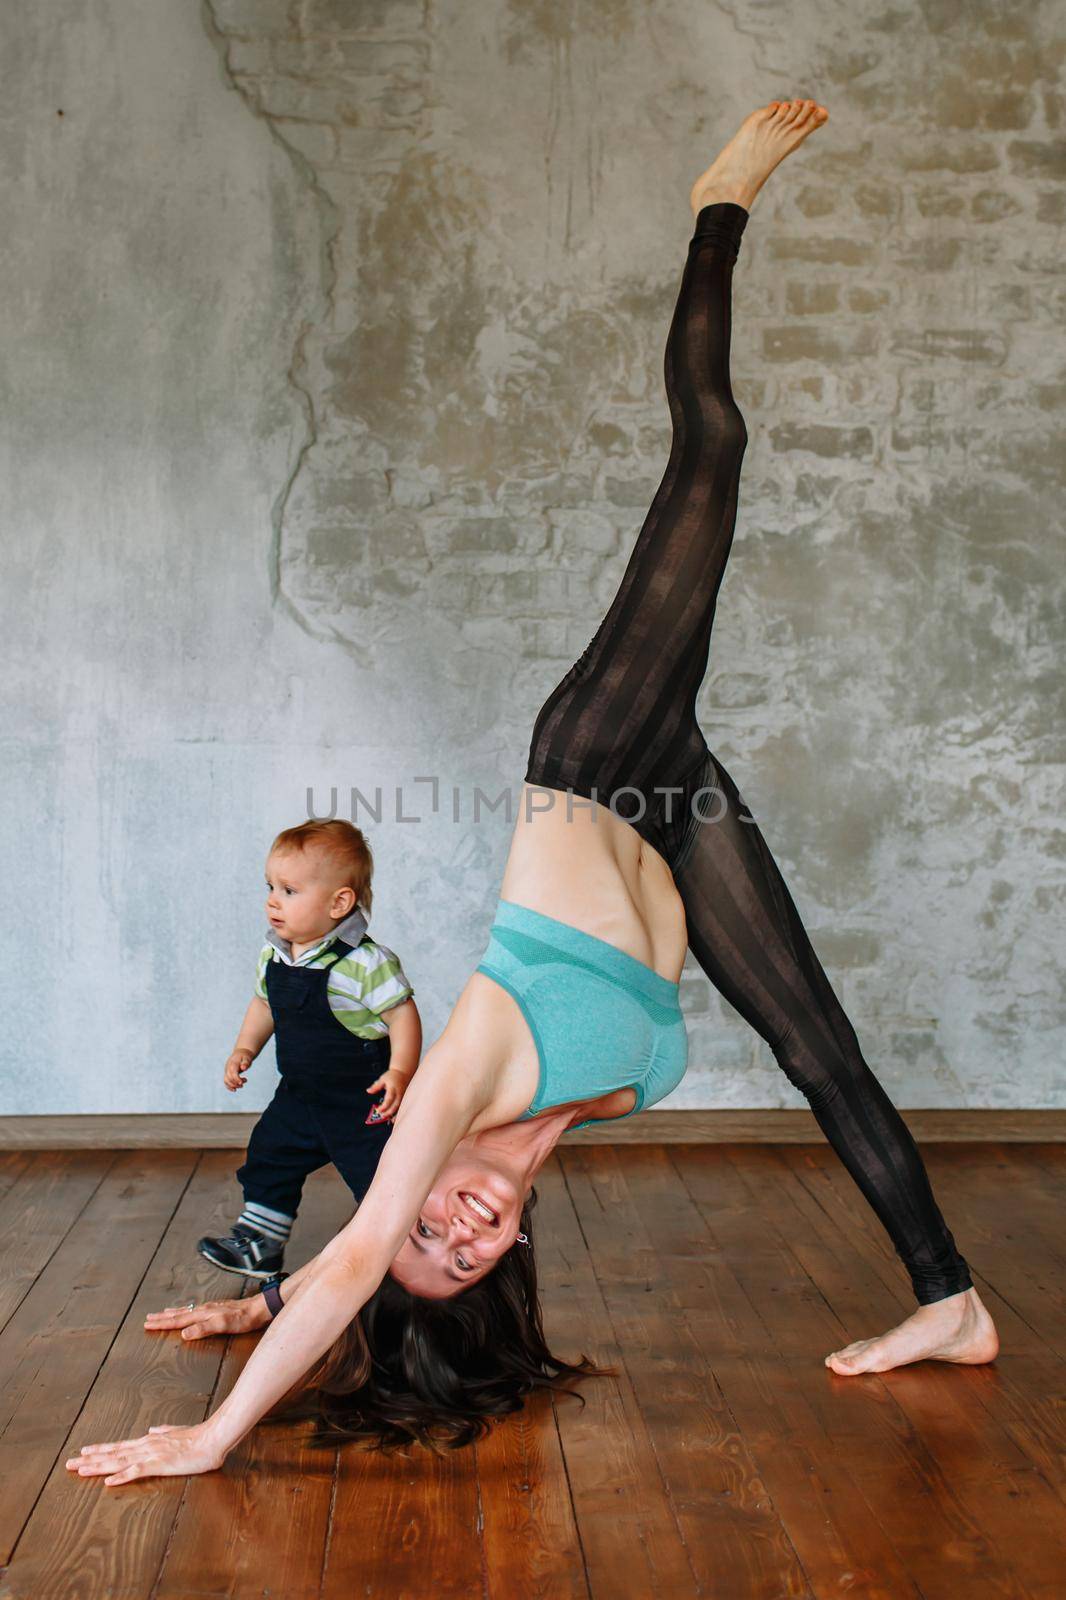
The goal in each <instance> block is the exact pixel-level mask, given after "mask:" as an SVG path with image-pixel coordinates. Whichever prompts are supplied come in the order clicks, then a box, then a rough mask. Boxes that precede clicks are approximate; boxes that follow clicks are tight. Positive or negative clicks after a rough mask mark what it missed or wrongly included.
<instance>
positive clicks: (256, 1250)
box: [196, 1222, 285, 1278]
mask: <svg viewBox="0 0 1066 1600" xmlns="http://www.w3.org/2000/svg"><path fill="white" fill-rule="evenodd" d="M196 1248H197V1250H199V1252H200V1254H201V1255H202V1256H205V1257H206V1258H207V1260H208V1261H210V1262H211V1263H212V1265H214V1266H216V1267H221V1268H222V1270H223V1272H240V1273H243V1274H244V1276H245V1277H246V1278H272V1277H273V1276H274V1274H275V1273H277V1272H280V1271H281V1268H282V1263H283V1262H284V1260H285V1246H284V1245H283V1244H279V1243H278V1241H277V1240H276V1239H269V1238H268V1237H267V1235H266V1234H265V1233H259V1232H257V1231H256V1229H254V1228H249V1227H248V1225H247V1223H245V1222H236V1223H234V1225H233V1232H232V1233H229V1234H227V1235H226V1236H225V1238H221V1239H212V1238H210V1237H207V1238H204V1239H201V1240H200V1242H199V1244H198V1245H197V1246H196Z"/></svg>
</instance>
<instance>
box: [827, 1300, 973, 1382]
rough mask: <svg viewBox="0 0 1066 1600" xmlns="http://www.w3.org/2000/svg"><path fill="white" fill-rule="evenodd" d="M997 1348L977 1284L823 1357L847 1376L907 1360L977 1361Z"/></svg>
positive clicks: (885, 1368)
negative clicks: (877, 1333) (884, 1331)
mask: <svg viewBox="0 0 1066 1600" xmlns="http://www.w3.org/2000/svg"><path fill="white" fill-rule="evenodd" d="M998 1353H999V1336H998V1335H997V1333H996V1326H995V1323H994V1322H993V1321H992V1318H991V1317H990V1316H989V1314H988V1311H987V1310H986V1309H985V1306H984V1304H983V1302H982V1301H981V1299H980V1298H979V1296H978V1293H977V1290H976V1289H963V1290H962V1292H961V1293H960V1294H951V1295H948V1297H947V1299H946V1300H934V1301H933V1303H932V1304H931V1305H927V1306H919V1307H918V1309H917V1311H915V1312H914V1313H913V1314H912V1315H911V1316H909V1317H908V1318H907V1319H906V1321H905V1322H901V1323H900V1324H899V1326H898V1327H896V1328H890V1329H889V1331H888V1332H887V1333H882V1334H880V1335H879V1336H878V1338H876V1339H857V1340H856V1341H855V1343H854V1344H849V1345H845V1347H844V1349H843V1350H834V1351H833V1352H832V1353H831V1354H830V1355H827V1356H826V1358H825V1364H826V1366H827V1367H831V1368H832V1370H833V1371H834V1372H839V1373H840V1375H841V1376H842V1377H845V1378H850V1377H852V1376H853V1375H854V1374H855V1373H857V1372H889V1371H891V1369H892V1368H893V1367H905V1366H906V1365H907V1363H908V1362H910V1361H955V1362H959V1363H961V1364H964V1365H966V1366H976V1365H978V1364H979V1363H980V1362H983V1361H994V1360H995V1359H996V1356H997V1355H998Z"/></svg>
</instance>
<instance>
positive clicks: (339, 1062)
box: [198, 821, 422, 1279]
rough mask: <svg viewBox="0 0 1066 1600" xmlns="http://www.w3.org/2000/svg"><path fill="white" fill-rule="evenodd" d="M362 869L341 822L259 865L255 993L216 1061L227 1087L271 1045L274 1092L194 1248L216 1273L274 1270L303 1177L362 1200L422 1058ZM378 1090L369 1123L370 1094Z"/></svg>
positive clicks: (314, 827) (295, 836)
mask: <svg viewBox="0 0 1066 1600" xmlns="http://www.w3.org/2000/svg"><path fill="white" fill-rule="evenodd" d="M372 872H373V858H372V856H371V853H370V846H369V844H368V843H367V841H366V838H365V837H364V835H363V834H362V833H361V832H360V831H359V829H358V828H356V827H353V826H352V824H351V823H349V822H342V821H330V822H305V823H302V824H301V825H300V826H298V827H295V828H287V829H285V831H284V832H282V833H279V834H278V836H277V838H276V839H275V840H274V843H273V845H272V846H271V849H270V855H269V856H268V858H267V864H266V881H267V891H268V892H267V903H266V906H267V916H268V917H269V919H270V927H269V929H268V930H267V934H266V940H267V942H266V944H265V945H264V946H263V948H262V950H261V952H260V955H259V971H258V978H257V982H256V987H255V995H254V997H253V999H252V1002H251V1004H250V1005H249V1007H248V1010H247V1012H246V1013H245V1017H244V1022H243V1023H242V1025H241V1030H240V1033H239V1034H238V1036H237V1043H236V1045H235V1046H234V1049H233V1053H232V1054H231V1056H230V1058H229V1060H228V1061H227V1062H226V1068H225V1074H224V1081H225V1084H226V1088H227V1089H231V1090H237V1089H241V1088H243V1087H244V1083H245V1074H246V1073H247V1071H248V1069H249V1067H250V1066H251V1064H252V1062H253V1061H254V1060H255V1057H256V1056H257V1055H258V1054H259V1052H260V1050H262V1048H263V1046H264V1045H265V1044H266V1042H267V1040H268V1039H269V1038H270V1035H271V1034H274V1037H275V1048H276V1051H277V1063H278V1071H279V1072H280V1074H281V1082H280V1084H279V1085H278V1088H277V1092H276V1093H275V1095H274V1098H273V1100H271V1102H270V1104H269V1105H268V1106H267V1108H266V1110H265V1111H264V1112H263V1114H262V1116H261V1117H260V1118H259V1121H258V1122H257V1123H256V1125H255V1127H254V1128H253V1130H252V1137H251V1139H250V1141H249V1144H248V1154H247V1158H246V1160H245V1163H244V1165H243V1166H242V1167H241V1168H240V1169H239V1171H238V1173H237V1181H238V1182H239V1183H240V1185H241V1188H242V1189H243V1191H244V1207H243V1209H242V1211H241V1214H240V1216H239V1217H238V1218H237V1221H236V1223H235V1224H234V1227H233V1231H232V1233H230V1234H228V1235H227V1236H226V1237H224V1238H210V1237H209V1238H204V1239H201V1240H200V1243H199V1246H198V1248H199V1251H200V1254H201V1255H203V1256H206V1257H207V1259H208V1261H212V1262H214V1264H215V1266H217V1267H223V1268H224V1269H225V1270H226V1271H227V1272H239V1273H243V1274H244V1275H245V1276H246V1277H249V1278H262V1279H266V1278H272V1277H274V1276H275V1274H277V1273H278V1272H280V1271H281V1268H282V1262H283V1260H284V1254H285V1245H286V1243H287V1242H288V1238H289V1231H290V1229H291V1227H292V1224H293V1220H294V1218H295V1216H296V1211H297V1208H298V1206H299V1203H300V1194H301V1191H302V1189H303V1184H304V1179H305V1178H306V1177H307V1175H308V1173H310V1172H314V1171H316V1170H317V1169H318V1168H319V1167H323V1166H325V1165H326V1163H327V1162H330V1161H332V1162H333V1164H334V1166H335V1167H336V1168H337V1170H338V1172H339V1173H340V1175H341V1177H342V1178H343V1179H344V1181H345V1183H347V1185H348V1187H349V1188H350V1189H351V1191H352V1194H353V1195H354V1196H355V1199H356V1201H357V1202H358V1201H360V1200H362V1198H363V1196H364V1195H365V1194H366V1191H367V1189H368V1188H369V1187H370V1181H371V1179H372V1178H373V1176H374V1173H375V1171H376V1170H377V1164H378V1161H379V1160H380V1158H381V1152H382V1150H383V1149H384V1147H385V1141H386V1139H387V1138H388V1136H389V1134H390V1133H391V1131H392V1118H393V1117H394V1115H395V1114H396V1111H397V1109H398V1108H399V1105H400V1101H401V1100H402V1098H403V1094H404V1090H405V1089H406V1087H407V1084H408V1082H409V1080H410V1078H411V1075H412V1073H413V1072H414V1070H415V1067H416V1066H417V1065H418V1059H419V1056H420V1054H421V1049H422V1026H421V1022H420V1020H419V1015H418V1009H417V1007H416V1006H415V1003H414V1000H413V999H412V998H411V996H412V995H413V993H414V990H413V989H412V987H411V985H410V984H409V983H408V981H407V978H406V976H405V975H404V972H403V969H402V968H401V966H400V963H399V961H398V960H397V958H396V956H395V955H394V954H393V952H392V951H391V950H389V949H387V948H386V946H385V945H382V944H377V943H376V942H375V941H374V940H373V939H371V938H370V936H369V935H368V933H367V931H366V930H367V915H368V914H369V911H370V907H371V901H372V894H371V888H370V879H371V875H372ZM378 1093H380V1095H381V1099H380V1101H379V1102H378V1104H377V1105H371V1106H370V1107H369V1113H368V1102H367V1095H368V1094H371V1095H372V1094H378Z"/></svg>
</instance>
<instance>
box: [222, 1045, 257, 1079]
mask: <svg viewBox="0 0 1066 1600" xmlns="http://www.w3.org/2000/svg"><path fill="white" fill-rule="evenodd" d="M251 1064H252V1052H251V1051H250V1050H234V1052H233V1054H232V1055H231V1056H230V1058H229V1060H228V1061H227V1062H226V1070H225V1072H224V1073H223V1074H222V1082H223V1083H224V1084H225V1085H226V1088H227V1089H243V1088H244V1074H245V1073H246V1072H247V1071H248V1068H249V1067H250V1066H251Z"/></svg>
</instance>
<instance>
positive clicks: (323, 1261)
mask: <svg viewBox="0 0 1066 1600" xmlns="http://www.w3.org/2000/svg"><path fill="white" fill-rule="evenodd" d="M475 1076H476V1075H472V1074H471V1073H470V1071H469V1062H468V1061H467V1060H466V1059H465V1057H463V1056H456V1055H455V1054H454V1053H453V1052H452V1051H451V1050H449V1049H442V1048H441V1047H440V1045H439V1044H438V1045H435V1046H434V1047H433V1048H432V1049H430V1050H429V1051H427V1053H426V1055H425V1058H424V1059H423V1061H422V1064H421V1065H420V1067H419V1069H418V1071H417V1072H416V1073H415V1075H414V1077H413V1079H412V1080H411V1087H410V1089H408V1091H407V1094H406V1095H405V1097H404V1100H403V1104H402V1105H401V1107H400V1110H399V1113H398V1115H397V1118H396V1123H395V1126H394V1128H393V1131H392V1134H391V1136H390V1138H389V1140H388V1143H387V1144H386V1146H385V1149H384V1150H383V1151H382V1155H381V1160H380V1162H379V1164H378V1169H377V1172H376V1173H375V1175H374V1180H373V1182H372V1184H371V1185H370V1188H369V1190H368V1191H367V1194H366V1198H365V1199H364V1200H363V1202H362V1204H361V1205H360V1207H359V1210H358V1211H357V1212H356V1214H355V1216H354V1217H353V1218H352V1220H351V1222H349V1223H348V1224H347V1226H346V1227H344V1228H342V1229H341V1231H340V1233H338V1234H337V1235H336V1237H335V1238H334V1239H331V1240H330V1242H329V1244H328V1245H326V1247H325V1249H324V1250H322V1251H320V1253H319V1254H318V1255H317V1256H316V1257H315V1259H314V1261H312V1262H309V1263H308V1264H307V1267H306V1268H303V1269H301V1271H300V1273H299V1274H294V1276H293V1277H292V1278H290V1279H288V1280H287V1281H286V1282H285V1284H284V1285H283V1286H282V1295H283V1298H284V1300H285V1304H284V1306H283V1308H282V1310H281V1311H280V1312H279V1313H278V1315H277V1317H276V1318H275V1319H274V1321H273V1322H272V1323H271V1324H270V1326H269V1328H267V1330H266V1332H265V1333H264V1335H263V1337H262V1339H260V1341H259V1344H258V1345H257V1346H256V1349H255V1350H254V1351H253V1352H252V1355H251V1356H250V1357H249V1360H248V1362H247V1365H246V1366H245V1368H244V1370H243V1372H242V1373H241V1375H240V1377H239V1378H238V1379H237V1382H236V1383H235V1384H234V1386H233V1390H232V1392H231V1393H230V1395H229V1396H228V1397H227V1399H226V1400H224V1401H223V1403H222V1404H221V1405H220V1406H219V1407H218V1409H217V1411H215V1412H213V1413H212V1415H211V1416H209V1417H207V1418H206V1419H205V1420H204V1421H203V1422H202V1423H199V1424H197V1425H196V1426H195V1427H193V1428H164V1429H160V1430H158V1431H155V1432H149V1433H148V1434H146V1435H144V1437H143V1438H141V1439H127V1440H122V1441H119V1442H117V1443H112V1444H99V1445H86V1446H85V1447H84V1448H83V1450H82V1453H81V1455H80V1456H75V1457H73V1458H72V1459H71V1460H69V1461H68V1462H67V1467H68V1468H69V1469H70V1470H71V1471H76V1472H79V1473H80V1474H81V1475H82V1476H99V1475H102V1474H104V1473H107V1474H108V1475H109V1476H108V1477H107V1479H106V1482H107V1484H108V1485H115V1484H120V1483H130V1482H132V1481H133V1480H134V1479H135V1478H148V1477H156V1476H160V1475H163V1476H167V1475H174V1474H188V1473H196V1472H209V1471H211V1470H212V1469H213V1468H215V1467H218V1466H221V1464H222V1462H223V1461H224V1459H225V1457H226V1456H227V1455H228V1454H229V1452H230V1451H231V1450H232V1449H233V1447H234V1446H235V1445H236V1444H238V1443H239V1442H240V1440H241V1439H243V1438H244V1436H245V1434H247V1433H248V1432H250V1430H251V1429H252V1428H254V1426H255V1424H256V1423H257V1422H258V1421H259V1420H260V1418H261V1417H263V1416H265V1415H266V1413H267V1412H268V1411H269V1410H270V1408H271V1407H272V1406H274V1405H276V1404H277V1402H278V1401H279V1400H281V1399H282V1398H283V1397H284V1396H285V1395H286V1394H288V1393H289V1392H290V1390H291V1389H292V1388H293V1387H294V1385H295V1384H296V1383H297V1382H298V1381H299V1379H300V1378H302V1377H303V1376H304V1375H305V1374H306V1373H307V1372H309V1371H310V1369H311V1368H312V1367H313V1366H314V1364H315V1363H316V1362H317V1361H318V1360H319V1359H320V1357H322V1356H323V1355H325V1353H326V1351H327V1350H328V1349H329V1348H330V1346H331V1345H332V1344H333V1342H334V1341H335V1340H336V1339H337V1338H338V1336H339V1335H340V1334H341V1333H342V1332H343V1330H344V1329H345V1328H346V1327H347V1326H348V1324H349V1323H350V1322H351V1320H352V1318H353V1317H354V1316H355V1315H356V1314H357V1312H358V1311H359V1310H360V1309H361V1307H362V1306H363V1305H365V1303H366V1301H367V1300H368V1299H369V1298H370V1296H371V1295H372V1294H373V1292H374V1290H375V1289H376V1288H377V1286H378V1284H379V1283H380V1282H381V1280H382V1278H383V1277H384V1276H385V1273H386V1272H387V1271H388V1269H389V1266H390V1264H391V1262H392V1260H393V1258H394V1257H395V1255H396V1254H397V1252H398V1251H399V1249H400V1246H401V1245H402V1244H403V1241H404V1239H405V1238H406V1237H407V1234H408V1233H409V1232H410V1230H411V1228H412V1227H413V1226H414V1223H415V1219H416V1217H417V1216H418V1213H419V1211H420V1209H421V1207H422V1204H423V1202H424V1200H425V1198H426V1196H427V1195H428V1194H429V1192H430V1190H431V1189H432V1187H433V1184H434V1181H435V1179H436V1177H437V1174H438V1172H439V1171H440V1169H441V1167H442V1166H443V1165H444V1163H445V1161H447V1159H448V1157H449V1156H450V1155H451V1153H452V1151H453V1150H454V1149H455V1147H456V1145H457V1144H458V1143H459V1141H460V1140H461V1139H462V1138H463V1137H464V1136H465V1135H466V1134H467V1133H468V1132H469V1129H470V1127H471V1125H472V1123H473V1121H474V1119H475V1118H476V1117H477V1115H478V1114H479V1112H480V1111H481V1110H483V1109H484V1104H483V1094H482V1091H481V1090H480V1089H479V1087H478V1085H477V1083H476V1082H475Z"/></svg>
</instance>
